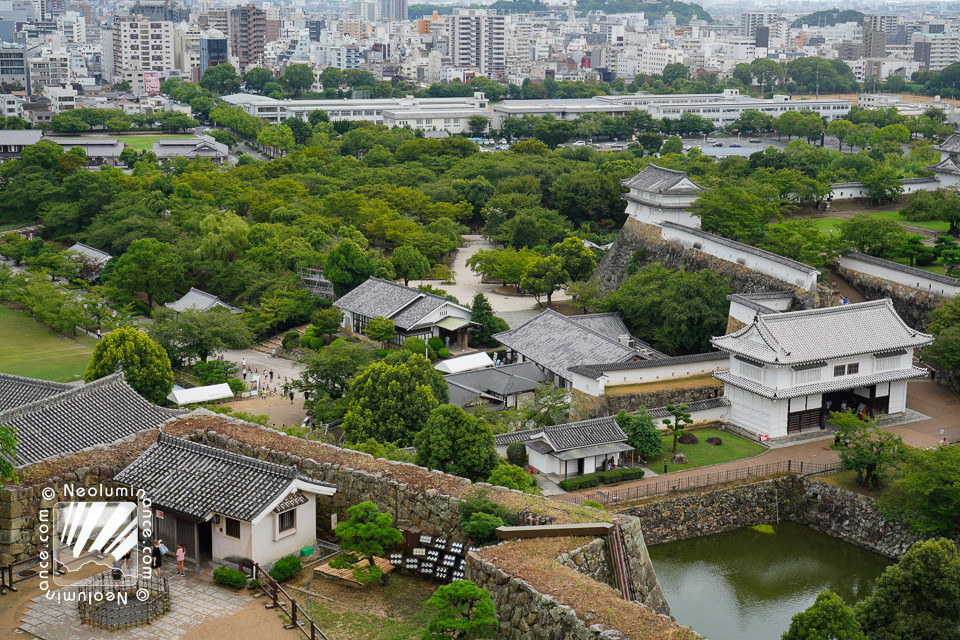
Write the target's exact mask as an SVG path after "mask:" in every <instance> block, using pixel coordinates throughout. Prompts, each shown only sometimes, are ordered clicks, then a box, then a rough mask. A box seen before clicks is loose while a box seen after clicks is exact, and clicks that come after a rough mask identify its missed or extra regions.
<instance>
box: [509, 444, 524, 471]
mask: <svg viewBox="0 0 960 640" xmlns="http://www.w3.org/2000/svg"><path fill="white" fill-rule="evenodd" d="M507 460H509V461H510V464H515V465H517V466H518V467H522V466H524V465H526V464H527V448H526V447H525V446H524V444H523V443H522V442H511V443H510V444H508V445H507Z"/></svg>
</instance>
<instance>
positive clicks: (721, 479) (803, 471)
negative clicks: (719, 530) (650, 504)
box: [573, 460, 843, 504]
mask: <svg viewBox="0 0 960 640" xmlns="http://www.w3.org/2000/svg"><path fill="white" fill-rule="evenodd" d="M842 470H843V467H842V466H841V465H840V464H839V463H830V464H823V463H816V462H804V461H802V460H781V461H780V462H769V463H767V464H759V465H754V466H752V467H739V468H737V469H728V470H726V471H715V472H713V473H704V474H700V475H696V476H686V477H679V478H669V477H667V478H666V479H664V480H661V481H659V482H648V483H645V484H640V485H635V486H632V487H624V488H622V489H609V490H599V489H598V490H596V491H593V492H591V493H588V494H585V495H578V496H573V501H574V502H575V503H576V504H583V503H584V502H586V501H587V500H594V501H596V502H599V503H601V504H617V503H618V502H632V501H634V500H642V499H644V498H649V497H652V496H658V495H663V494H666V493H673V492H675V491H684V490H686V489H698V488H701V487H708V486H710V485H715V484H723V483H726V482H736V481H738V480H747V479H749V478H761V477H764V476H773V475H779V474H783V473H795V474H800V475H816V474H820V473H833V472H835V471H842Z"/></svg>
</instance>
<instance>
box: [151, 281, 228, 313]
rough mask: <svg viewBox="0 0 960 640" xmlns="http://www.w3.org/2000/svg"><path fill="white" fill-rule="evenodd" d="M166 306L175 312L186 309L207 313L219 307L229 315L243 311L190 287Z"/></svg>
mask: <svg viewBox="0 0 960 640" xmlns="http://www.w3.org/2000/svg"><path fill="white" fill-rule="evenodd" d="M166 306H167V307H169V308H171V309H173V310H174V311H177V312H180V311H186V310H187V309H197V310H199V311H209V310H210V309H212V308H214V307H221V308H223V309H226V310H227V311H229V312H230V313H241V312H242V311H243V309H238V308H237V307H234V306H232V305H229V304H227V303H226V302H224V301H223V300H221V299H220V298H218V297H217V296H215V295H213V294H212V293H207V292H206V291H201V290H200V289H196V288H194V287H190V291H188V292H186V293H185V294H183V297H182V298H180V299H179V300H176V301H174V302H168V303H167V304H166Z"/></svg>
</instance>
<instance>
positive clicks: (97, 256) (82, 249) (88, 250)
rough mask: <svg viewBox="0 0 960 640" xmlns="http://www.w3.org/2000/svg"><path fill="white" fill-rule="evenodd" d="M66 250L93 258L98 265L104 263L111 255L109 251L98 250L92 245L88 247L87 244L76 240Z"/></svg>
mask: <svg viewBox="0 0 960 640" xmlns="http://www.w3.org/2000/svg"><path fill="white" fill-rule="evenodd" d="M67 251H73V252H74V253H79V254H80V255H82V256H83V257H85V258H89V259H90V260H93V261H94V262H95V263H96V264H99V265H104V264H106V263H107V261H108V260H110V258H112V257H113V256H111V255H110V254H109V253H106V252H104V251H100V250H99V249H94V248H93V247H88V246H87V245H85V244H81V243H79V242H77V243H76V244H74V245H73V246H72V247H70V248H69V249H67Z"/></svg>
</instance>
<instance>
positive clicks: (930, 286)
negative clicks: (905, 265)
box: [839, 255, 960, 298]
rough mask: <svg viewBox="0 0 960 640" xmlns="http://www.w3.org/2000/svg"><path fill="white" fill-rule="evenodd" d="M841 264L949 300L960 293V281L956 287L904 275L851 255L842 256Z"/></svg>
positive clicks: (918, 276) (911, 275) (852, 269)
mask: <svg viewBox="0 0 960 640" xmlns="http://www.w3.org/2000/svg"><path fill="white" fill-rule="evenodd" d="M839 262H840V266H841V267H843V268H845V269H850V270H851V271H858V272H860V273H864V274H867V275H869V276H873V277H875V278H880V279H883V280H889V281H890V282H895V283H897V284H901V285H904V286H906V287H913V288H914V289H920V290H922V291H928V292H931V293H935V294H939V295H942V296H945V297H947V298H954V297H956V296H957V294H958V293H960V281H958V284H955V285H951V284H946V283H943V282H939V281H936V280H932V279H930V278H925V277H923V276H921V275H913V274H909V273H904V272H902V271H899V270H897V269H893V268H889V267H885V266H883V265H878V264H873V263H870V262H864V261H862V260H858V259H856V258H854V257H852V256H849V255H844V256H840V258H839Z"/></svg>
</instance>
